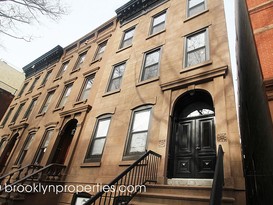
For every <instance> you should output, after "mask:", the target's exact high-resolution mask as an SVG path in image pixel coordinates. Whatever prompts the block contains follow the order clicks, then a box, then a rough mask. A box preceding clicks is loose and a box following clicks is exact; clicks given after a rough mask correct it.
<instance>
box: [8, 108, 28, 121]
mask: <svg viewBox="0 0 273 205" xmlns="http://www.w3.org/2000/svg"><path fill="white" fill-rule="evenodd" d="M24 105H25V103H21V104H20V105H19V107H18V109H17V111H16V113H15V114H14V116H13V118H12V120H11V122H12V123H15V122H16V120H17V118H18V116H19V115H20V113H21V111H22V109H23V107H24Z"/></svg>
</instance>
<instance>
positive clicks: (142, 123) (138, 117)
mask: <svg viewBox="0 0 273 205" xmlns="http://www.w3.org/2000/svg"><path fill="white" fill-rule="evenodd" d="M151 109H152V108H151V107H150V106H145V107H141V108H139V109H136V110H134V112H133V118H132V122H131V126H130V131H129V140H128V144H127V149H126V155H139V154H141V153H143V152H145V150H146V144H147V137H148V130H149V124H150V123H149V122H150V115H151Z"/></svg>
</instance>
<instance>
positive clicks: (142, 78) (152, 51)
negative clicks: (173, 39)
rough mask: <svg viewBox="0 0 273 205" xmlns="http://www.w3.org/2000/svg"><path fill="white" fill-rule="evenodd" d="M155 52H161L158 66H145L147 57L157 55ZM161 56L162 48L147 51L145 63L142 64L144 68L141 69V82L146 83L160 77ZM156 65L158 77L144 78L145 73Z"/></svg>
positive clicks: (144, 58)
mask: <svg viewBox="0 0 273 205" xmlns="http://www.w3.org/2000/svg"><path fill="white" fill-rule="evenodd" d="M155 52H159V57H158V62H157V63H156V64H152V65H149V66H145V64H146V60H147V56H148V55H150V54H152V53H155ZM161 54H162V47H157V48H154V49H152V50H149V51H147V52H145V53H144V56H143V63H142V68H141V75H140V81H146V80H150V79H154V78H157V77H158V76H159V72H160V62H161ZM154 65H157V75H156V76H152V77H150V78H144V75H145V72H146V70H147V68H149V67H151V66H154Z"/></svg>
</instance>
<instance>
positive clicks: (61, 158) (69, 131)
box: [51, 119, 78, 164]
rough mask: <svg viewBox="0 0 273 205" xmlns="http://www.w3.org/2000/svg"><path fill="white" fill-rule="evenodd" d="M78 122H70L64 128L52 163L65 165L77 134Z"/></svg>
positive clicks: (74, 120)
mask: <svg viewBox="0 0 273 205" xmlns="http://www.w3.org/2000/svg"><path fill="white" fill-rule="evenodd" d="M77 123H78V121H77V120H76V119H73V120H70V121H68V122H67V123H66V124H65V126H64V127H63V129H62V131H61V133H60V135H59V137H58V139H57V140H58V141H57V142H56V143H57V146H56V149H55V152H54V155H53V158H52V161H51V162H52V163H57V164H64V162H65V159H66V157H67V154H68V151H69V148H70V144H71V142H72V139H73V136H74V134H75V132H76V127H77Z"/></svg>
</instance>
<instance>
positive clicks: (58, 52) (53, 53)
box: [23, 45, 63, 78]
mask: <svg viewBox="0 0 273 205" xmlns="http://www.w3.org/2000/svg"><path fill="white" fill-rule="evenodd" d="M62 55H63V48H62V47H61V46H59V45H58V46H56V47H55V48H53V49H51V50H50V51H48V52H47V53H45V54H44V55H42V56H40V57H39V58H37V59H36V60H34V61H32V62H31V63H29V64H28V65H26V66H25V67H23V71H24V72H25V74H26V78H28V77H30V76H33V75H35V74H36V73H37V72H40V71H42V70H44V69H46V68H47V67H48V66H50V65H52V64H53V63H55V62H57V61H58V60H59V59H60V58H61V56H62Z"/></svg>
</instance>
